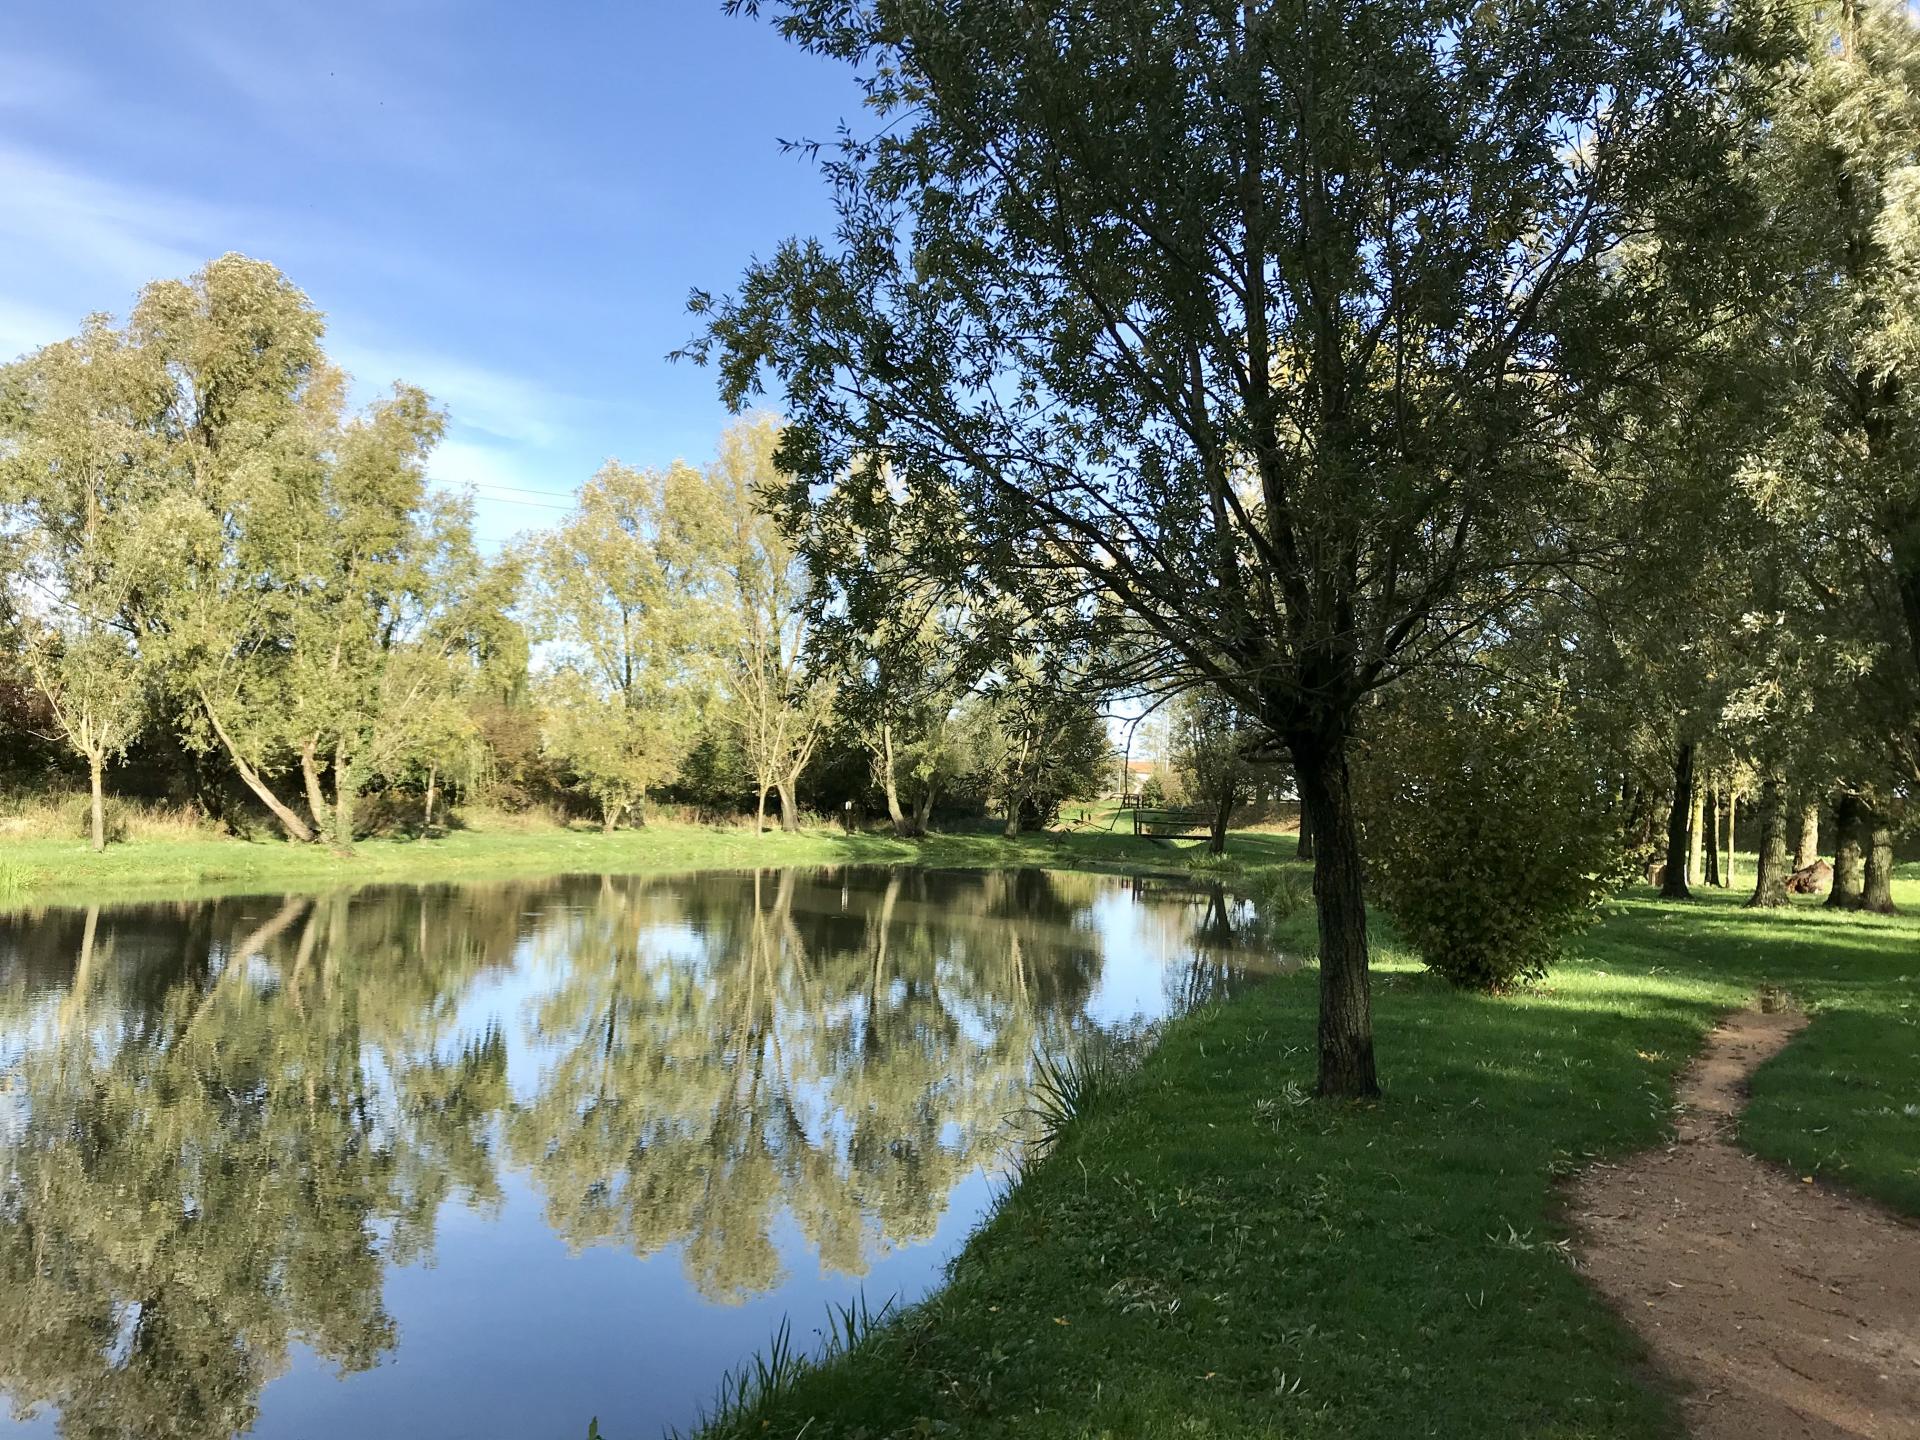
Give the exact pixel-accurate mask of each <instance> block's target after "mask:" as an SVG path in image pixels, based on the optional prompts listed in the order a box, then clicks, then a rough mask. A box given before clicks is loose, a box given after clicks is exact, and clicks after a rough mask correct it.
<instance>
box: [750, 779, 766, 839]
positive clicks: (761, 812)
mask: <svg viewBox="0 0 1920 1440" xmlns="http://www.w3.org/2000/svg"><path fill="white" fill-rule="evenodd" d="M766 829H767V787H766V786H764V785H762V786H761V787H760V789H759V792H758V794H757V795H756V796H755V798H754V802H753V833H754V834H756V835H764V834H765V833H766Z"/></svg>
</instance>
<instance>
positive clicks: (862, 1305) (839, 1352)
mask: <svg viewBox="0 0 1920 1440" xmlns="http://www.w3.org/2000/svg"><path fill="white" fill-rule="evenodd" d="M892 1312H893V1302H892V1301H891V1300H888V1301H887V1302H886V1303H885V1304H883V1305H881V1306H880V1308H879V1309H877V1310H876V1309H873V1308H871V1307H870V1306H869V1305H868V1304H867V1297H866V1294H865V1292H864V1291H863V1292H861V1293H860V1294H858V1295H856V1296H854V1297H853V1299H851V1300H849V1301H847V1303H846V1304H844V1305H839V1304H830V1305H828V1307H827V1328H826V1330H825V1331H823V1332H822V1338H821V1342H820V1344H819V1346H818V1347H817V1348H815V1349H814V1350H813V1351H811V1352H808V1351H805V1350H802V1349H800V1348H799V1347H798V1346H796V1345H795V1344H794V1341H793V1322H792V1321H791V1320H790V1319H783V1320H782V1321H781V1322H780V1328H779V1329H778V1330H775V1331H774V1332H773V1339H772V1340H770V1341H769V1342H768V1344H767V1348H766V1349H765V1350H764V1351H762V1352H761V1353H760V1354H758V1355H755V1356H754V1357H753V1358H752V1359H750V1360H748V1361H747V1362H746V1364H744V1365H742V1366H740V1367H739V1368H738V1369H735V1370H731V1371H729V1372H727V1374H725V1375H724V1376H722V1377H721V1380H720V1388H719V1391H718V1393H717V1394H716V1395H715V1396H714V1400H713V1403H712V1405H711V1406H709V1407H706V1408H704V1409H702V1410H701V1412H700V1415H699V1418H698V1419H697V1420H696V1421H695V1422H694V1427H693V1431H692V1434H693V1435H696V1436H699V1435H712V1434H717V1433H722V1432H724V1433H726V1434H751V1433H753V1432H754V1431H755V1430H756V1428H758V1427H756V1425H755V1424H754V1422H755V1421H756V1420H758V1419H760V1417H761V1416H762V1415H763V1414H765V1412H767V1411H768V1410H770V1409H772V1408H773V1407H774V1406H776V1405H777V1404H779V1403H780V1402H781V1401H782V1400H784V1399H785V1398H786V1397H787V1396H788V1395H789V1394H790V1393H791V1392H792V1390H793V1387H794V1385H795V1384H796V1383H797V1382H798V1381H799V1380H800V1379H801V1377H802V1376H804V1375H806V1374H807V1373H808V1372H809V1371H811V1370H812V1369H813V1368H814V1367H816V1366H819V1365H824V1364H827V1363H828V1362H830V1361H833V1360H838V1359H841V1358H843V1357H845V1356H848V1355H851V1354H852V1353H853V1352H854V1351H856V1350H858V1349H859V1348H860V1347H861V1346H862V1345H863V1344H865V1343H866V1342H867V1340H868V1339H869V1338H870V1337H871V1336H872V1335H873V1334H874V1333H876V1332H877V1331H878V1329H879V1328H880V1326H881V1325H882V1324H883V1323H884V1322H885V1321H886V1320H887V1318H888V1317H889V1316H890V1315H891V1314H892ZM588 1434H589V1437H590V1440H594V1437H597V1436H598V1434H599V1431H598V1428H597V1425H596V1426H595V1427H594V1428H592V1429H590V1430H589V1432H588ZM667 1434H668V1436H669V1437H671V1440H686V1435H685V1432H682V1431H680V1430H678V1429H673V1430H669V1431H668V1432H667Z"/></svg>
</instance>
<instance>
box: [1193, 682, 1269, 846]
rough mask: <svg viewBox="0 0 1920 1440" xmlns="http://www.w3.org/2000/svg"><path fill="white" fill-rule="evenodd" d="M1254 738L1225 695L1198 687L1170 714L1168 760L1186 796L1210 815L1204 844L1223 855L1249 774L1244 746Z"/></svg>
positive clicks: (1249, 779)
mask: <svg viewBox="0 0 1920 1440" xmlns="http://www.w3.org/2000/svg"><path fill="white" fill-rule="evenodd" d="M1252 739H1253V735H1252V734H1251V733H1250V731H1249V730H1248V728H1247V727H1246V726H1244V725H1243V724H1242V723H1241V717H1240V714H1239V712H1238V711H1237V710H1236V709H1235V708H1234V705H1233V703H1232V702H1231V701H1230V700H1227V699H1226V698H1225V697H1223V696H1221V695H1219V694H1217V693H1215V692H1213V691H1210V690H1201V691H1196V692H1193V693H1191V694H1188V695H1184V696H1182V697H1181V698H1180V701H1179V703H1178V708H1177V709H1176V710H1175V712H1174V716H1173V765H1174V770H1175V771H1176V773H1178V775H1179V777H1180V782H1181V784H1182V785H1183V786H1184V787H1185V789H1186V792H1187V798H1188V800H1189V801H1191V802H1192V803H1194V804H1196V805H1200V806H1203V807H1205V809H1206V810H1207V812H1208V814H1209V815H1211V816H1212V831H1211V834H1210V835H1209V837H1208V840H1207V849H1208V850H1209V851H1210V852H1211V853H1213V854H1215V855H1220V854H1224V853H1225V851H1226V848H1227V826H1228V824H1229V823H1230V822H1231V821H1232V819H1233V812H1234V809H1235V807H1236V806H1238V805H1239V804H1240V802H1241V800H1242V799H1243V798H1244V797H1245V795H1246V791H1247V788H1248V786H1249V784H1250V783H1251V777H1250V773H1249V770H1248V766H1247V747H1248V744H1249V742H1250V741H1251V740H1252Z"/></svg>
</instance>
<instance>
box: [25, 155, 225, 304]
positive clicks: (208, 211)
mask: <svg viewBox="0 0 1920 1440" xmlns="http://www.w3.org/2000/svg"><path fill="white" fill-rule="evenodd" d="M0 194H4V195H6V197H7V203H6V204H5V205H0V255H4V256H7V257H10V258H11V259H12V261H13V264H12V265H10V266H9V267H8V268H9V269H15V270H19V269H31V270H34V271H36V272H37V273H38V274H39V275H40V276H41V277H42V281H43V283H44V279H45V277H46V276H47V275H48V274H49V273H51V274H53V275H59V274H61V273H72V272H73V271H76V270H78V271H82V272H86V271H94V272H100V271H104V272H107V273H110V274H113V275H115V276H116V277H124V276H134V275H138V276H143V277H148V278H151V277H153V276H158V275H172V274H179V273H183V272H184V271H187V270H190V269H192V268H193V267H194V266H195V265H197V264H199V263H201V262H202V261H204V260H205V259H206V258H207V256H206V244H207V241H206V238H205V237H207V236H209V235H217V234H220V233H221V232H222V230H227V229H231V228H233V217H232V216H231V215H230V214H228V213H227V212H224V211H222V210H221V209H220V208H219V207H216V206H212V205H208V204H206V203H205V202H203V201H198V200H189V199H186V198H184V197H182V196H179V195H174V194H169V193H167V192H165V191H161V190H155V189H150V188H148V187H145V186H134V185H124V184H119V183H116V182H112V181H106V180H102V179H99V178H96V177H94V176H91V175H88V174H86V173H84V172H82V171H78V170H74V169H71V168H68V167H66V166H63V165H61V164H59V163H58V162H56V161H54V160H51V159H49V158H48V157H46V156H43V155H39V154H36V153H34V152H32V151H29V150H25V149H21V148H18V147H15V146H8V145H4V144H0Z"/></svg>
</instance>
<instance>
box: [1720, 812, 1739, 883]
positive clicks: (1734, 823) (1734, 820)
mask: <svg viewBox="0 0 1920 1440" xmlns="http://www.w3.org/2000/svg"><path fill="white" fill-rule="evenodd" d="M1739 821H1740V795H1739V792H1738V791H1734V790H1729V791H1727V873H1726V876H1725V878H1724V879H1723V880H1722V881H1721V883H1722V884H1723V885H1725V886H1726V887H1727V888H1728V889H1729V890H1731V889H1732V888H1733V832H1734V830H1735V829H1736V828H1737V827H1738V825H1739Z"/></svg>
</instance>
